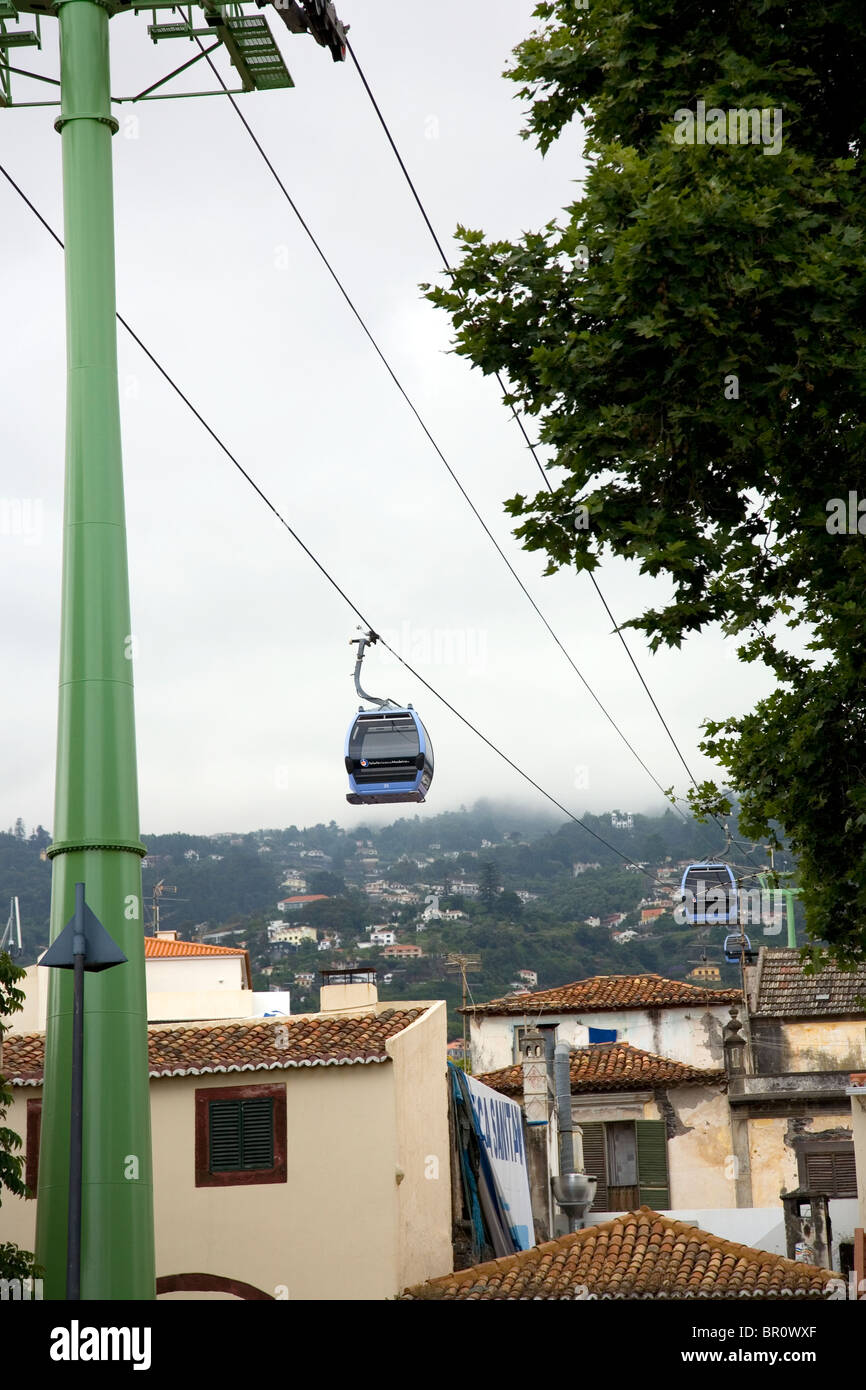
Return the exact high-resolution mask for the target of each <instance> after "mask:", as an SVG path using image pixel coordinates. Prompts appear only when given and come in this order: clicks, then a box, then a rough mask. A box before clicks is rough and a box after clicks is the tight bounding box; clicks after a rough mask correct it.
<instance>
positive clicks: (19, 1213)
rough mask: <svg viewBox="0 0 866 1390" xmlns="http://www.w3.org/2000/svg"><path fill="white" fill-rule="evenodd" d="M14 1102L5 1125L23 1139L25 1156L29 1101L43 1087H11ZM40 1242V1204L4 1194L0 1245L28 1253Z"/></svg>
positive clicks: (4, 1122)
mask: <svg viewBox="0 0 866 1390" xmlns="http://www.w3.org/2000/svg"><path fill="white" fill-rule="evenodd" d="M9 1089H10V1090H11V1092H12V1103H11V1105H9V1106H8V1108H7V1110H6V1119H5V1120H4V1121H3V1124H4V1125H5V1126H8V1128H9V1129H11V1130H12V1132H13V1134H17V1135H18V1136H19V1137H20V1139H21V1149H20V1150H19V1153H20V1154H21V1156H22V1157H24V1155H25V1153H26V1144H27V1102H28V1100H39V1099H41V1097H42V1087H41V1086H11V1087H10V1088H9ZM35 1239H36V1203H35V1201H31V1200H26V1199H25V1198H23V1197H13V1196H11V1195H10V1194H9V1193H8V1192H4V1193H3V1205H2V1207H0V1242H2V1241H7V1240H8V1241H13V1242H14V1243H15V1244H16V1245H20V1246H21V1247H22V1249H24V1250H32V1249H33V1246H34V1242H35Z"/></svg>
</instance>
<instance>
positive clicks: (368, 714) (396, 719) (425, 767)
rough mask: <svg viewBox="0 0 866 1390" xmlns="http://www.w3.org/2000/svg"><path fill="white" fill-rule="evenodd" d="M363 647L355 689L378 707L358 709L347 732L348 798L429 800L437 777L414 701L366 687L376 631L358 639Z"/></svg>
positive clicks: (371, 802) (358, 802)
mask: <svg viewBox="0 0 866 1390" xmlns="http://www.w3.org/2000/svg"><path fill="white" fill-rule="evenodd" d="M353 640H354V642H355V643H357V646H358V657H357V660H356V663H355V689H356V691H357V692H358V694H359V695H360V696H361V698H362V699H363V700H369V701H370V702H371V704H374V705H376V706H378V708H376V709H373V710H365V709H363V708H361V709H359V710H358V713H357V714H356V715H355V717H354V719H353V720H352V723H351V724H350V725H349V732H348V733H347V734H346V747H345V762H346V771H347V772H348V774H349V791H348V792H347V794H346V800H347V801H348V802H349V803H350V804H351V805H352V806H383V805H393V804H394V803H399V802H406V801H424V800H425V798H426V795H427V792H428V791H429V789H430V783H431V782H432V781H433V745H432V744H431V742H430V735H429V734H428V733H427V730H426V729H425V728H424V725H423V724H422V723H421V720H420V719H419V718H418V715H417V714H416V713H415V711H414V709H413V708H412V706H411V705H406V706H400V705H396V704H395V703H394V701H393V700H379V699H377V698H376V696H375V695H368V694H367V693H366V691H365V690H362V689H361V663H362V661H363V660H364V649H365V647H367V646H369V645H372V644H373V643H374V642H376V641H377V640H378V639H377V637H376V634H375V633H372V632H371V633H368V634H367V636H366V637H356V638H354V639H353Z"/></svg>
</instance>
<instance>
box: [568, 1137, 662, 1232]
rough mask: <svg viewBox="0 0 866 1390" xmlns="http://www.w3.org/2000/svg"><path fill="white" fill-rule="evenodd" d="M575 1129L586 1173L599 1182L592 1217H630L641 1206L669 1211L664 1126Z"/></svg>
mask: <svg viewBox="0 0 866 1390" xmlns="http://www.w3.org/2000/svg"><path fill="white" fill-rule="evenodd" d="M579 1124H580V1127H581V1129H582V1130H583V1169H584V1172H585V1173H587V1174H588V1176H590V1177H594V1178H597V1179H598V1185H597V1187H596V1190H595V1201H594V1202H593V1204H592V1210H593V1211H628V1210H631V1209H633V1208H634V1207H639V1206H648V1207H652V1208H653V1209H654V1210H655V1211H669V1210H670V1205H671V1201H670V1185H669V1180H668V1161H667V1132H666V1130H665V1124H664V1121H663V1120H609V1121H606V1122H604V1123H601V1122H591V1121H586V1120H580V1121H579Z"/></svg>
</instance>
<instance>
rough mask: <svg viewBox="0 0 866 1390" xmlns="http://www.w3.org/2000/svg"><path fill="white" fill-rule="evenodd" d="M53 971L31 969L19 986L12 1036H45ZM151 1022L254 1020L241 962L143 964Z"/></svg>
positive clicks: (224, 959)
mask: <svg viewBox="0 0 866 1390" xmlns="http://www.w3.org/2000/svg"><path fill="white" fill-rule="evenodd" d="M50 973H51V972H50V971H49V970H47V969H46V968H45V967H44V966H41V965H29V966H28V967H27V974H26V976H25V977H24V979H23V980H22V981H21V984H20V986H19V988H20V989H22V990H23V991H24V1007H23V1009H22V1010H21V1012H20V1013H17V1014H13V1015H12V1017H11V1019H10V1024H11V1026H10V1028H9V1032H15V1033H44V1031H45V1017H46V1013H47V1008H48V983H49V976H50ZM145 981H146V987H147V1016H148V1019H149V1020H150V1021H151V1023H163V1022H168V1021H169V1020H172V1019H175V1020H182V1021H187V1022H191V1021H192V1020H194V1019H215V1018H250V1017H251V1016H253V1015H254V1014H257V1013H260V1012H261V1009H260V1008H258V1006H257V1005H256V1003H255V1001H254V998H253V992H252V990H250V989H248V988H247V983H246V972H245V968H244V961H243V958H242V957H241V956H195V957H189V958H187V959H184V958H183V957H182V956H181V957H166V958H164V959H160V958H157V959H152V960H147V961H145Z"/></svg>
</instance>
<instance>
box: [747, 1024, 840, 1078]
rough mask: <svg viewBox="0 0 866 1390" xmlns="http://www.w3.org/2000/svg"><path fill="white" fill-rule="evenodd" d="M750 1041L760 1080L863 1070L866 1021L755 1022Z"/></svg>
mask: <svg viewBox="0 0 866 1390" xmlns="http://www.w3.org/2000/svg"><path fill="white" fill-rule="evenodd" d="M752 1038H753V1043H754V1049H755V1062H756V1070H757V1072H758V1073H759V1074H760V1075H763V1076H771V1075H774V1074H776V1073H777V1072H786V1071H862V1070H863V1069H864V1068H866V1020H864V1019H862V1018H813V1019H799V1020H795V1021H793V1022H787V1021H783V1020H781V1019H770V1018H767V1019H754V1020H753V1023H752Z"/></svg>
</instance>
